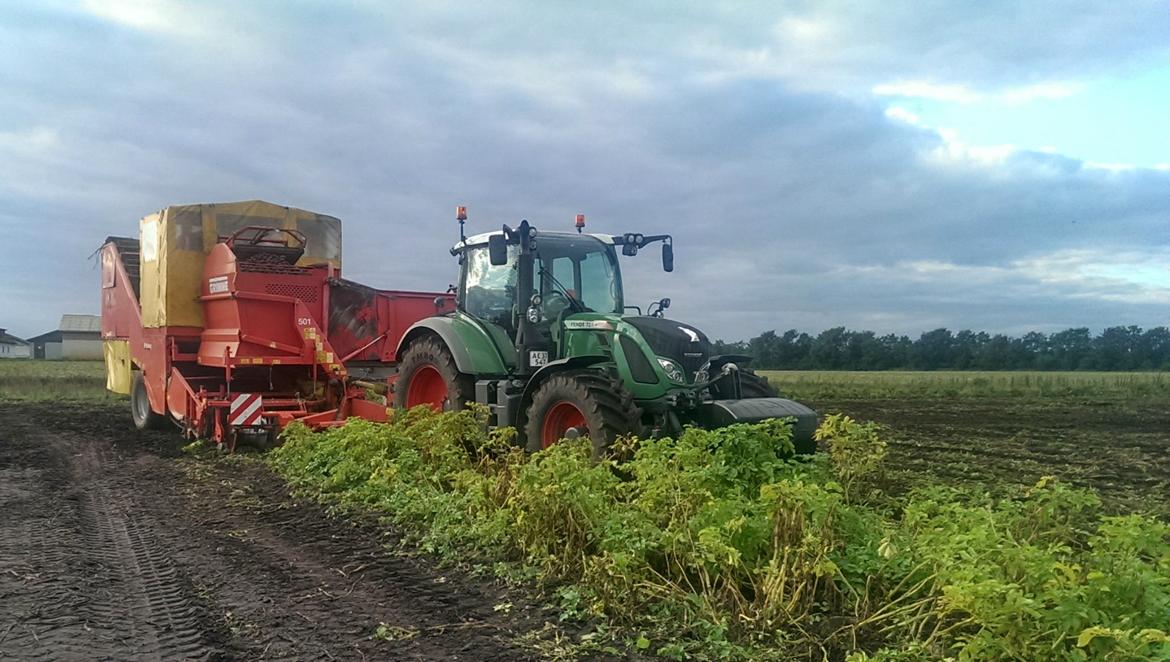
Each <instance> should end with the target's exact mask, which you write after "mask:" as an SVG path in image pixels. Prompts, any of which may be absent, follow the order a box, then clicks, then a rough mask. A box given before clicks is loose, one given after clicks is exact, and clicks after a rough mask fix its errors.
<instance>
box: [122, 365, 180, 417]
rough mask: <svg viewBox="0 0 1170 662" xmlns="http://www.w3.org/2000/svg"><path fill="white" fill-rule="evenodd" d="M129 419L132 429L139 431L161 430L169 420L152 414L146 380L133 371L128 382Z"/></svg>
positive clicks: (139, 373)
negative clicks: (131, 420)
mask: <svg viewBox="0 0 1170 662" xmlns="http://www.w3.org/2000/svg"><path fill="white" fill-rule="evenodd" d="M130 418H132V419H133V420H134V427H136V428H138V429H139V430H162V429H165V428H166V427H168V424H169V423H170V419H168V418H167V417H166V416H164V415H162V414H156V413H154V411H153V410H152V409H151V408H150V396H149V395H147V393H146V380H144V379H143V378H142V372H141V371H139V370H136V371H134V377H133V379H132V380H131V382H130Z"/></svg>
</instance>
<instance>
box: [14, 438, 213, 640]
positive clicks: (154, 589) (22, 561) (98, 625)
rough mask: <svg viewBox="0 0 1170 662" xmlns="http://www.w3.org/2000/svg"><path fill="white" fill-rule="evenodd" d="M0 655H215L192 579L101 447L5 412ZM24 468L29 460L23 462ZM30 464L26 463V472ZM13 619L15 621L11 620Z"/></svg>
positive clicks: (93, 442) (92, 442)
mask: <svg viewBox="0 0 1170 662" xmlns="http://www.w3.org/2000/svg"><path fill="white" fill-rule="evenodd" d="M5 418H6V420H5V421H4V423H6V425H4V426H3V427H4V430H5V434H4V439H3V452H2V455H0V462H2V463H3V465H4V466H5V469H4V471H5V472H6V473H9V474H10V476H6V478H10V477H14V476H13V474H16V473H19V474H20V477H19V478H18V479H17V480H12V481H9V480H5V481H4V484H5V485H6V486H8V487H6V488H4V489H3V490H0V495H2V496H3V497H5V503H4V504H3V506H4V515H3V519H2V520H0V532H2V533H0V535H3V534H4V533H12V534H14V535H3V539H4V541H5V542H4V544H2V545H0V572H4V571H5V570H7V575H8V576H7V577H5V581H4V582H3V583H0V596H2V598H3V600H2V602H0V604H3V605H4V607H3V608H2V610H0V632H2V633H3V634H4V636H2V637H0V657H8V656H11V657H13V658H17V659H46V660H62V659H78V660H81V659H85V660H96V659H106V660H162V659H183V660H200V659H203V660H206V659H211V658H213V657H217V652H218V651H217V650H216V649H215V648H214V647H212V646H209V645H207V643H206V642H205V641H204V637H203V633H202V629H201V627H200V624H199V622H198V619H197V617H196V615H197V606H196V605H195V604H194V603H193V601H192V600H191V598H190V597H189V595H188V592H189V588H188V586H187V585H186V583H185V581H184V579H183V577H182V576H181V575H180V574H179V573H178V572H177V571H176V569H175V568H174V566H173V565H172V564H171V563H170V562H169V560H168V559H167V558H166V555H165V554H164V552H163V550H162V549H161V548H160V547H159V546H158V544H157V542H156V541H155V539H154V537H153V535H152V532H151V528H150V526H149V524H148V523H145V522H143V521H141V520H140V512H139V511H138V510H137V509H135V508H133V507H132V506H131V504H130V501H131V500H130V498H129V497H128V496H127V495H126V493H125V492H124V490H123V489H120V488H119V487H118V486H115V485H111V484H109V478H108V474H109V467H108V463H107V461H106V460H105V458H104V457H103V455H102V453H101V451H100V446H101V444H100V443H98V442H95V441H93V440H86V439H67V438H64V437H49V436H43V435H40V434H39V433H38V429H37V426H35V425H33V424H31V423H30V422H28V421H24V420H23V419H22V420H21V421H13V420H11V419H10V418H8V417H5ZM22 464H23V465H24V466H20V465H22ZM17 467H19V469H18V468H17ZM5 623H6V624H5Z"/></svg>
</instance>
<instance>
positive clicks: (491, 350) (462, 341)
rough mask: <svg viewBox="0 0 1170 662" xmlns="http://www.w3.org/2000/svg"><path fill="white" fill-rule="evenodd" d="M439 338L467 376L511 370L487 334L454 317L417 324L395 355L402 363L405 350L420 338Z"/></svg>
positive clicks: (413, 326) (404, 337)
mask: <svg viewBox="0 0 1170 662" xmlns="http://www.w3.org/2000/svg"><path fill="white" fill-rule="evenodd" d="M428 333H430V334H434V335H437V336H438V337H439V338H440V339H441V340H442V341H443V344H445V345H446V346H447V349H448V350H450V351H451V356H452V358H454V359H455V366H456V367H457V368H459V372H462V373H464V374H467V375H477V376H479V375H504V374H507V372H508V369H507V367H506V366H505V365H504V361H503V359H502V358H501V357H500V353H499V351H497V350H496V347H495V345H494V344H493V343H492V340H491V338H490V337H488V335H487V333H485V332H484V331H483V329H480V328H479V327H477V326H475V325H473V324H470V323H468V322H466V321H464V320H461V319H458V318H456V317H451V316H435V317H428V318H426V319H423V320H419V321H418V322H415V323H414V325H412V326H411V327H410V329H408V330H407V331H406V333H405V334H403V336H402V340H401V341H400V342H399V343H398V349H397V351H396V352H395V356H396V358H397V359H398V360H399V361H401V360H402V353H403V352H404V351H405V350H406V347H407V346H408V345H410V343H411V342H413V341H414V339H415V338H418V337H419V336H421V335H425V334H428Z"/></svg>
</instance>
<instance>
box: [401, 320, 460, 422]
mask: <svg viewBox="0 0 1170 662" xmlns="http://www.w3.org/2000/svg"><path fill="white" fill-rule="evenodd" d="M474 388H475V387H474V385H473V384H472V383H471V378H470V377H468V376H467V375H464V374H462V373H461V372H459V368H458V367H456V365H455V358H454V357H453V356H451V351H450V350H448V349H447V347H446V345H444V344H443V343H442V341H440V340H438V339H437V338H421V339H419V340H416V341H414V342H413V343H411V344H410V347H407V348H406V351H405V352H403V354H402V362H401V363H399V364H398V380H397V381H396V382H395V383H394V406H395V407H396V408H398V409H410V408H411V407H417V406H418V405H429V406H430V407H431V408H432V409H434V410H435V411H459V410H460V409H463V406H464V404H465V403H466V402H467V401H468V400H474V399H475V394H474V391H473V389H474Z"/></svg>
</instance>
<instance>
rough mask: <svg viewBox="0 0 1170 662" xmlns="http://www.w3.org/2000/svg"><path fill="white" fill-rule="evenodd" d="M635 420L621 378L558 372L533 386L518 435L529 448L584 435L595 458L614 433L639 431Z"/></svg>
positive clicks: (603, 451)
mask: <svg viewBox="0 0 1170 662" xmlns="http://www.w3.org/2000/svg"><path fill="white" fill-rule="evenodd" d="M641 420H642V414H641V411H640V410H639V409H638V407H637V406H636V405H635V404H634V398H633V396H631V395H630V394H629V393H627V392H626V390H625V389H624V388H622V385H621V383H619V382H617V381H615V380H613V379H610V378H609V377H607V376H605V375H603V374H601V373H598V372H589V371H585V372H564V373H561V374H557V375H553V376H551V377H549V378H548V379H547V380H546V381H545V382H544V383H543V384H541V385H540V387H538V388H537V389H536V393H535V394H534V395H533V396H532V404H531V405H529V407H528V414H527V423H526V424H525V426H524V436H525V438H526V439H527V446H528V451H529V452H533V453H534V452H536V451H538V450H540V449H542V448H548V447H549V446H551V445H553V444H555V443H556V442H558V441H560V440H561V439H564V438H566V437H569V438H574V437H588V438H589V441H590V442H591V443H592V445H593V458H594V459H600V458H602V457H604V456H605V455H607V454H608V453H609V451H610V448H611V447H612V446H613V443H614V442H615V441H616V440H617V439H618V437H621V436H624V435H630V434H638V433H639V432H641Z"/></svg>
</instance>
